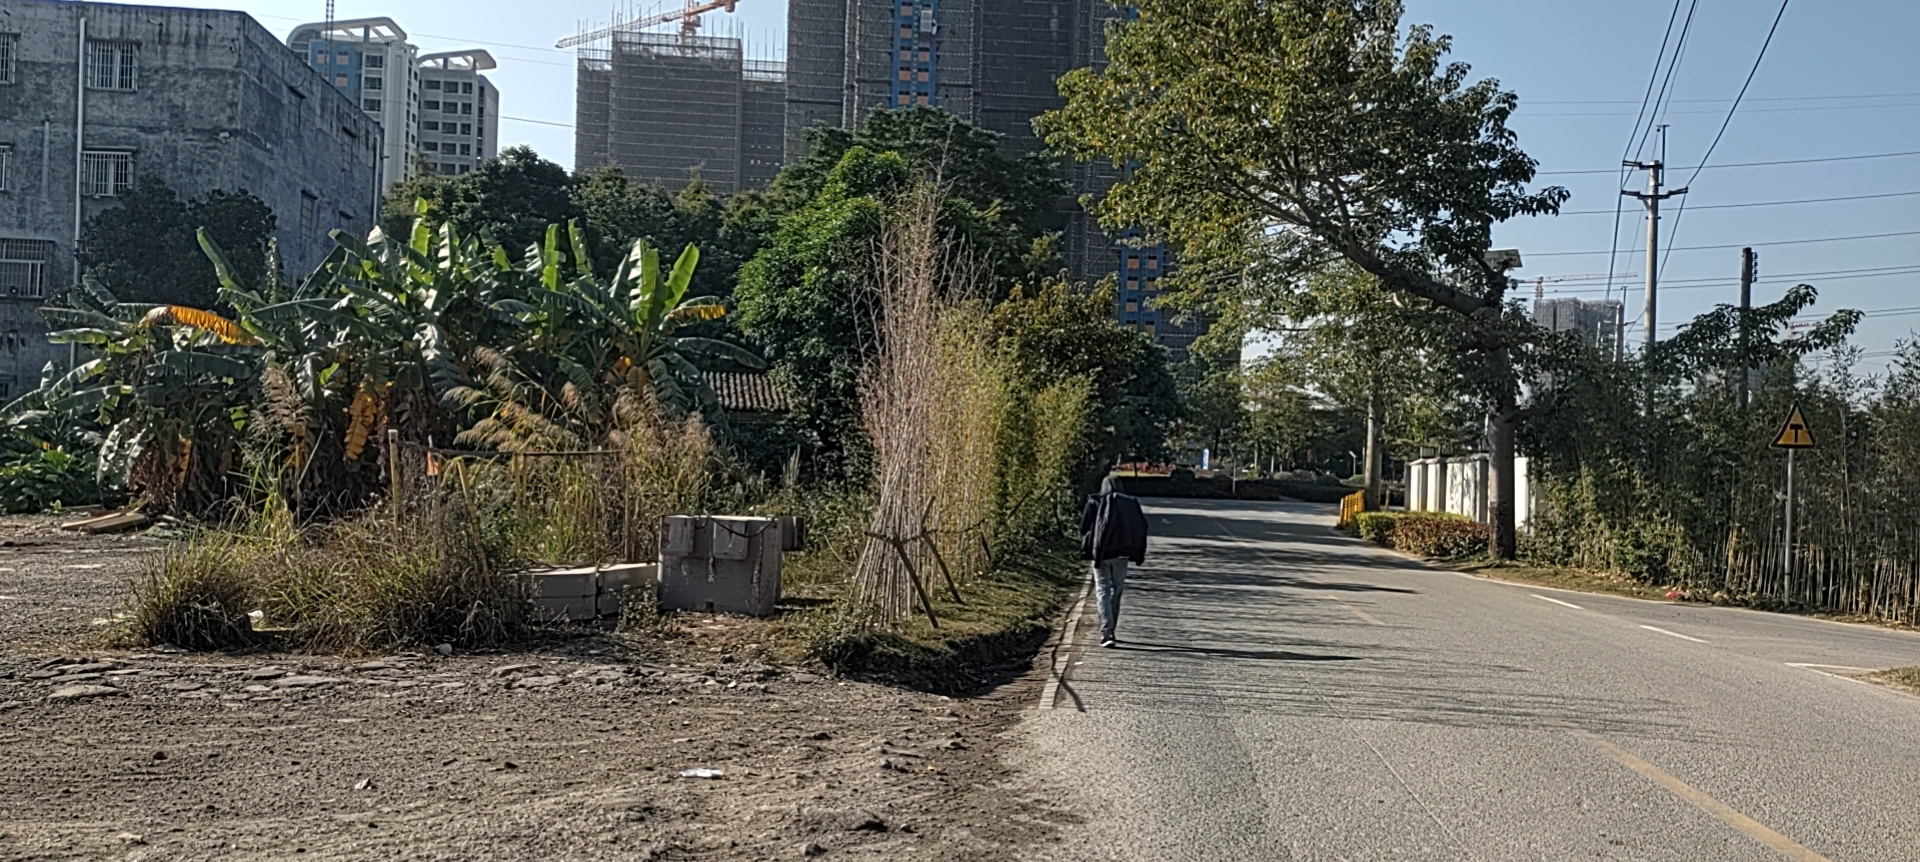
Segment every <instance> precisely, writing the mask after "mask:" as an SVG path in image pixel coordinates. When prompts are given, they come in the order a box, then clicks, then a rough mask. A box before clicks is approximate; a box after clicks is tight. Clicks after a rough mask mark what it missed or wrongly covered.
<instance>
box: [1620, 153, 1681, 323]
mask: <svg viewBox="0 0 1920 862" xmlns="http://www.w3.org/2000/svg"><path fill="white" fill-rule="evenodd" d="M1666 150H1667V126H1666V124H1665V123H1662V124H1661V125H1660V154H1661V155H1662V156H1665V155H1666ZM1620 164H1622V165H1624V166H1626V167H1629V168H1633V169H1635V170H1642V171H1646V172H1647V190H1646V191H1644V192H1636V191H1628V190H1625V189H1622V190H1621V191H1620V193H1621V194H1623V195H1626V196H1628V197H1632V198H1638V199H1639V200H1640V202H1641V203H1643V204H1646V205H1647V304H1646V313H1645V314H1644V315H1643V317H1644V318H1645V321H1646V327H1647V350H1649V351H1651V350H1652V349H1653V343H1654V342H1655V341H1657V340H1659V329H1658V327H1659V318H1658V314H1657V312H1658V311H1659V299H1658V296H1659V295H1658V292H1657V291H1658V288H1659V286H1660V202H1661V201H1663V200H1666V199H1667V198H1670V197H1674V196H1676V195H1684V194H1686V193H1687V190H1686V189H1684V188H1680V189H1674V190H1673V191H1670V192H1662V191H1660V176H1661V172H1662V170H1664V169H1665V167H1666V163H1665V162H1663V161H1661V160H1660V159H1654V160H1653V161H1650V162H1621V163H1620Z"/></svg>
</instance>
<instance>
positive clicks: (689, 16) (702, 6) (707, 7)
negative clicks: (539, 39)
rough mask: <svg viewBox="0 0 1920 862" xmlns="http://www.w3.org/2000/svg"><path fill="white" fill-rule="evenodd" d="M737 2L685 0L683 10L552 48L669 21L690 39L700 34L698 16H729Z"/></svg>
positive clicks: (637, 20) (585, 35) (605, 29)
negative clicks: (724, 13)
mask: <svg viewBox="0 0 1920 862" xmlns="http://www.w3.org/2000/svg"><path fill="white" fill-rule="evenodd" d="M738 2H739V0H708V2H704V3H702V2H699V0H687V5H686V8H684V9H675V10H673V11H671V12H660V13H658V14H654V15H642V16H640V17H638V18H635V19H633V20H631V21H626V22H622V23H618V24H612V25H609V26H606V27H602V28H600V29H598V30H594V31H592V32H588V33H581V34H579V35H577V36H568V37H567V38H565V39H561V40H560V41H559V42H557V43H555V45H554V47H556V48H572V47H574V46H576V45H584V44H586V43H588V42H597V41H599V40H601V39H605V38H607V37H608V36H612V35H613V34H615V33H632V32H634V31H637V30H645V29H647V28H648V27H652V26H654V25H656V24H665V23H667V22H669V21H678V22H680V35H681V37H683V38H685V37H690V36H693V35H694V34H695V33H698V32H700V16H702V15H705V14H707V13H708V12H713V11H716V10H724V11H726V12H727V13H729V14H731V13H732V12H733V7H734V5H735V4H736V3H738Z"/></svg>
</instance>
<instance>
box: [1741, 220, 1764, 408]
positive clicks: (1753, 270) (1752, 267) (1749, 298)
mask: <svg viewBox="0 0 1920 862" xmlns="http://www.w3.org/2000/svg"><path fill="white" fill-rule="evenodd" d="M1759 276H1760V259H1759V258H1758V257H1755V256H1754V253H1753V249H1750V248H1743V249H1741V250H1740V412H1741V413H1742V414H1745V413H1746V412H1747V405H1748V403H1749V399H1750V396H1751V395H1752V393H1751V392H1749V391H1748V387H1749V385H1750V384H1751V383H1752V378H1753V372H1752V370H1751V366H1749V365H1748V364H1747V351H1748V350H1749V349H1751V347H1752V345H1750V344H1749V343H1748V341H1747V338H1748V335H1747V333H1748V329H1749V328H1748V326H1747V313H1748V312H1750V311H1752V310H1753V280H1754V279H1755V278H1758V277H1759Z"/></svg>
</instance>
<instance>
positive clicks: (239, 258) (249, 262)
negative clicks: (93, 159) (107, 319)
mask: <svg viewBox="0 0 1920 862" xmlns="http://www.w3.org/2000/svg"><path fill="white" fill-rule="evenodd" d="M277 224H278V221H277V219H276V218H275V217H274V213H273V210H272V209H269V208H268V207H267V205H266V204H265V203H264V202H262V201H261V200H260V199H259V198H257V197H254V196H253V195H251V194H248V193H247V192H246V191H245V190H244V189H242V190H239V191H233V192H228V191H222V190H219V189H215V190H213V191H211V192H208V193H207V196H206V197H204V198H187V199H185V200H182V199H181V198H180V196H179V194H177V193H175V192H174V190H173V189H172V188H170V187H169V186H168V185H167V184H166V183H165V182H164V181H162V180H160V179H159V178H157V177H151V176H147V177H141V178H140V181H139V183H138V184H136V185H135V187H134V190H133V191H132V192H130V193H129V194H127V195H125V196H123V197H121V198H120V205H119V206H117V207H114V208H113V209H110V210H106V211H104V212H101V213H100V214H98V215H95V216H94V217H93V218H90V219H88V220H87V222H86V225H85V227H84V228H83V229H82V231H81V242H80V252H79V255H78V258H79V264H80V269H81V270H82V271H83V272H88V273H91V274H92V275H93V277H94V278H95V279H96V280H97V281H99V283H100V285H101V286H102V287H104V288H105V289H107V290H108V291H110V292H111V293H113V294H114V295H115V296H117V297H118V298H119V299H120V300H121V301H123V302H128V303H159V304H172V305H187V306H192V307H194V308H212V307H215V306H217V305H219V296H218V293H219V288H220V282H219V280H218V279H217V278H215V276H214V271H213V264H211V263H208V262H207V258H206V256H205V255H203V254H201V253H200V245H199V243H198V242H197V241H196V240H195V239H194V233H195V231H198V230H200V229H201V228H205V229H206V230H207V233H208V235H210V236H212V237H213V238H214V240H215V241H216V242H218V243H219V244H220V246H221V248H224V249H227V254H228V259H229V262H230V263H231V264H232V265H233V272H234V276H235V278H237V279H238V280H239V281H240V282H241V283H243V284H249V285H257V284H260V283H261V282H262V281H264V280H265V278H266V276H267V271H268V268H269V262H268V257H269V255H268V249H269V247H270V246H271V245H272V242H273V232H274V230H275V228H276V226H277Z"/></svg>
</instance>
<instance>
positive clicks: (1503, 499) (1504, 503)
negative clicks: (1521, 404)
mask: <svg viewBox="0 0 1920 862" xmlns="http://www.w3.org/2000/svg"><path fill="white" fill-rule="evenodd" d="M1519 412H1520V411H1519V410H1518V409H1517V408H1516V407H1515V406H1513V405H1511V404H1503V405H1501V406H1500V408H1499V409H1497V410H1495V411H1494V412H1493V413H1492V414H1490V415H1489V416H1488V417H1487V443H1488V445H1489V447H1490V448H1491V449H1492V450H1493V452H1492V457H1491V458H1489V459H1488V462H1487V524H1488V526H1489V527H1491V528H1492V531H1493V535H1492V540H1491V541H1490V542H1489V543H1488V547H1487V552H1488V553H1489V554H1490V555H1492V556H1493V558H1494V559H1496V560H1511V559H1513V558H1514V555H1515V553H1516V552H1517V550H1518V544H1519V542H1518V537H1517V535H1516V531H1515V528H1514V499H1513V493H1514V492H1513V484H1514V482H1513V473H1514V465H1513V457H1514V451H1513V449H1514V446H1513V438H1514V428H1515V426H1516V425H1518V424H1519V419H1520V417H1519Z"/></svg>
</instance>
